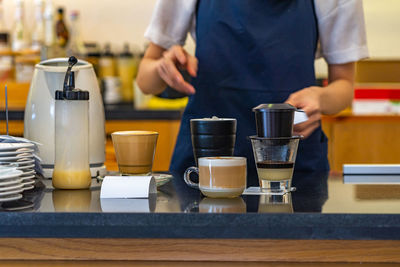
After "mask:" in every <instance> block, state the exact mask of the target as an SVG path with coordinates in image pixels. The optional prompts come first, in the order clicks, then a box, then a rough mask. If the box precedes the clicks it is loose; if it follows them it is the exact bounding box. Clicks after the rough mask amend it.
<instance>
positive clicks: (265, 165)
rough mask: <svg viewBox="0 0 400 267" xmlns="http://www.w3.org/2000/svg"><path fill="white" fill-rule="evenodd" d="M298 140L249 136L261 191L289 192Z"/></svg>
mask: <svg viewBox="0 0 400 267" xmlns="http://www.w3.org/2000/svg"><path fill="white" fill-rule="evenodd" d="M300 138H301V136H293V137H275V138H266V137H258V136H250V139H251V143H252V146H253V153H254V160H255V162H256V167H257V174H258V180H259V183H260V188H261V191H263V192H267V193H277V194H280V193H286V192H289V191H291V183H292V176H293V169H294V163H295V160H296V154H297V147H298V145H299V140H300Z"/></svg>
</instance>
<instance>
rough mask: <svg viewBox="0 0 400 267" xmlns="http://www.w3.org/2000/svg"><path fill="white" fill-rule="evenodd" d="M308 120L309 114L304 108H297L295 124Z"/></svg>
mask: <svg viewBox="0 0 400 267" xmlns="http://www.w3.org/2000/svg"><path fill="white" fill-rule="evenodd" d="M307 120H308V116H307V114H306V113H305V111H304V110H301V109H299V110H297V111H295V112H294V121H293V124H298V123H302V122H305V121H307Z"/></svg>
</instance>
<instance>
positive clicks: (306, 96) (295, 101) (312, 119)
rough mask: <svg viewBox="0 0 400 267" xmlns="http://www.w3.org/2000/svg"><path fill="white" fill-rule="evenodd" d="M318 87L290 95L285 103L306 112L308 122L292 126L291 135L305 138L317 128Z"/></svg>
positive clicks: (319, 114)
mask: <svg viewBox="0 0 400 267" xmlns="http://www.w3.org/2000/svg"><path fill="white" fill-rule="evenodd" d="M321 89H322V88H321V87H318V86H311V87H307V88H304V89H302V90H300V91H297V92H295V93H292V94H291V95H290V96H289V98H288V99H287V100H286V103H289V104H291V105H292V106H294V107H296V108H299V109H302V110H304V111H305V112H306V114H307V116H308V120H307V121H305V122H302V123H299V124H296V125H294V127H293V134H295V135H303V136H304V138H307V137H308V136H309V135H310V134H311V133H312V132H313V131H314V130H315V129H316V128H318V126H319V125H320V120H321V115H322V114H321V107H320V90H321Z"/></svg>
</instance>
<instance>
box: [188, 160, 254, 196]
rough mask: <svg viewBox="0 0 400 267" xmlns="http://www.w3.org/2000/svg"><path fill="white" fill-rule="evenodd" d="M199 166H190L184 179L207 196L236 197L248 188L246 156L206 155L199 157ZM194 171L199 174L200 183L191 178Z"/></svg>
mask: <svg viewBox="0 0 400 267" xmlns="http://www.w3.org/2000/svg"><path fill="white" fill-rule="evenodd" d="M198 166H199V167H198V168H197V167H190V168H188V169H187V170H186V172H185V174H184V179H185V182H186V183H187V184H188V185H189V186H191V187H194V188H198V189H200V191H201V192H202V193H203V195H205V196H207V197H211V198H234V197H238V196H240V195H241V194H242V193H243V191H244V189H245V188H246V178H247V163H246V158H243V157H204V158H199V159H198ZM192 172H196V173H197V174H198V175H199V183H194V182H193V181H191V180H190V174H191V173H192Z"/></svg>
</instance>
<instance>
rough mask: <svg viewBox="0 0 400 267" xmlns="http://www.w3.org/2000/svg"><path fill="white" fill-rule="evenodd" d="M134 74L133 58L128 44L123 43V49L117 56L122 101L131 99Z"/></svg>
mask: <svg viewBox="0 0 400 267" xmlns="http://www.w3.org/2000/svg"><path fill="white" fill-rule="evenodd" d="M134 76H135V58H134V55H133V54H132V53H131V52H130V50H129V44H128V43H125V44H124V50H123V52H122V53H121V54H120V55H119V57H118V77H119V79H120V82H121V95H122V101H124V102H132V101H133V79H134Z"/></svg>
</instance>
